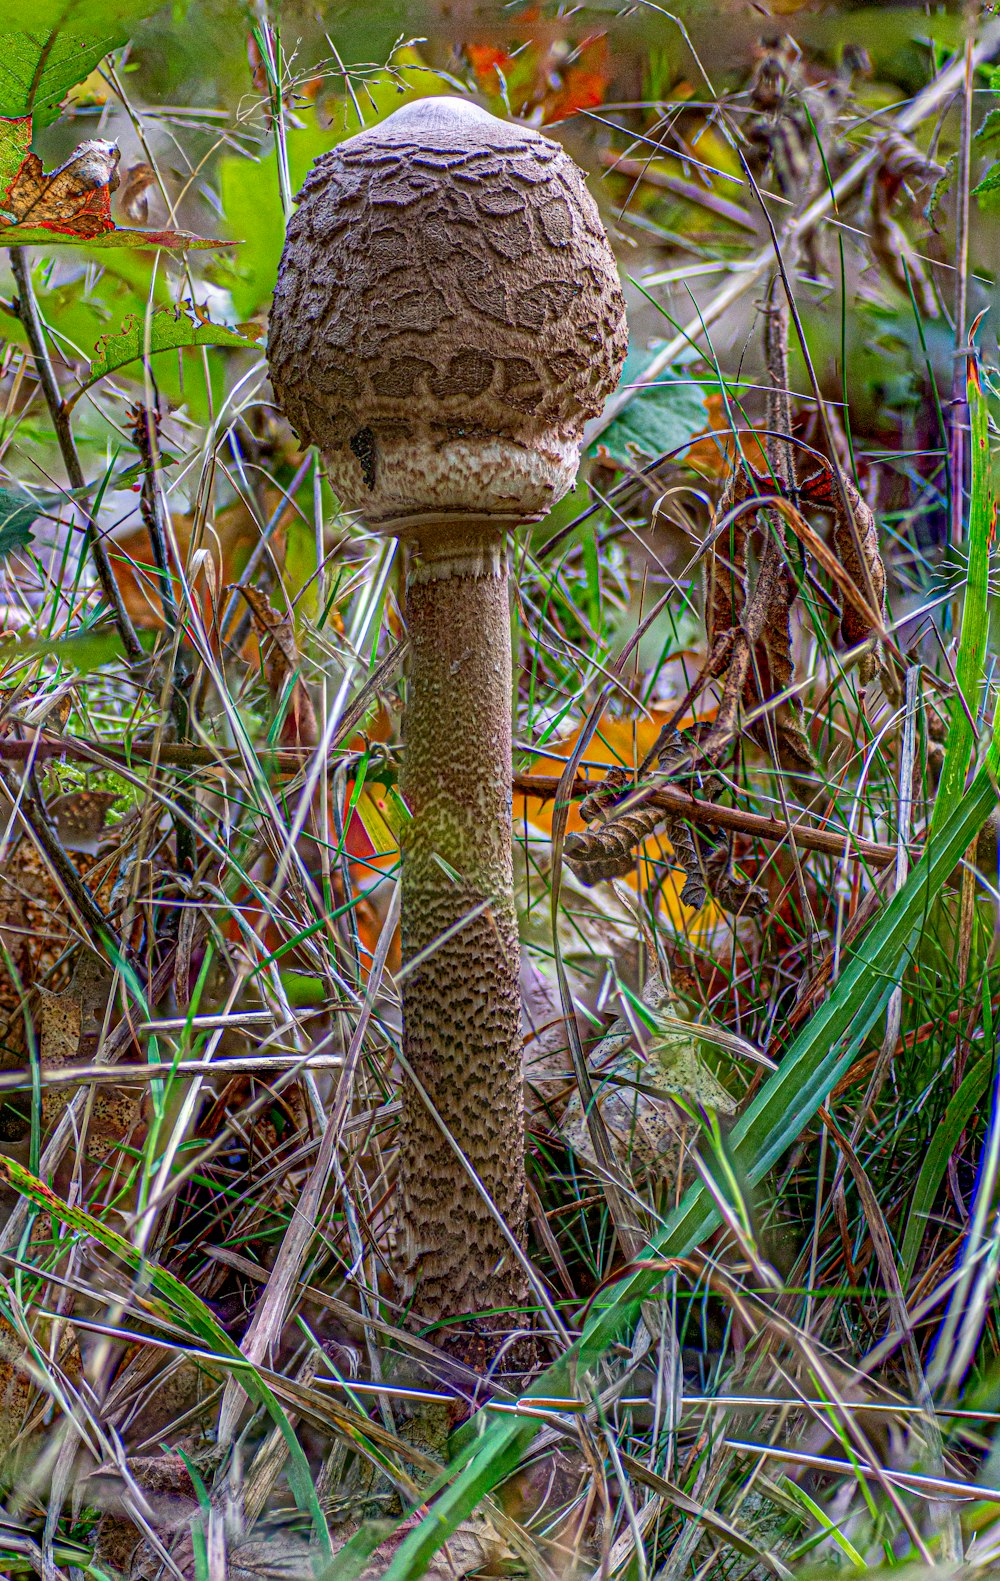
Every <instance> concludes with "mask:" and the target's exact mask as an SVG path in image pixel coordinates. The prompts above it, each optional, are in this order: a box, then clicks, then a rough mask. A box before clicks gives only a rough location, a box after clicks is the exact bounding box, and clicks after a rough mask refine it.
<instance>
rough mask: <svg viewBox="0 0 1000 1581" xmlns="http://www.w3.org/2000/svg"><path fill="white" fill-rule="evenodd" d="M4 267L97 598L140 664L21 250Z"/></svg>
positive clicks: (128, 651)
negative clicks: (80, 520) (80, 525)
mask: <svg viewBox="0 0 1000 1581" xmlns="http://www.w3.org/2000/svg"><path fill="white" fill-rule="evenodd" d="M10 266H11V271H12V272H13V275H14V281H15V284H16V286H17V302H16V310H17V316H18V318H19V319H20V320H21V323H22V324H23V325H24V331H25V334H26V335H27V337H28V344H29V346H30V347H31V355H32V357H33V359H34V363H35V372H36V373H37V374H38V382H39V384H40V385H41V387H42V394H43V395H44V397H45V404H46V405H47V407H48V409H49V416H50V417H51V418H52V426H53V428H54V430H55V435H56V439H57V441H58V444H59V453H60V455H61V456H62V459H63V466H64V467H65V468H66V475H67V477H68V478H69V483H70V488H71V489H72V490H73V494H74V498H75V501H76V503H77V504H78V505H79V506H80V508H81V510H82V511H83V513H84V515H85V518H86V521H85V526H84V541H85V543H86V546H87V549H88V551H89V553H90V555H91V557H92V558H93V562H94V569H95V571H96V572H97V579H98V581H99V582H100V584H101V592H102V593H103V594H104V597H105V598H106V599H107V601H108V603H109V605H110V606H111V613H112V616H113V617H114V622H115V626H116V627H117V629H118V635H119V636H120V637H121V640H122V645H123V647H124V649H125V652H126V654H127V655H128V657H129V659H131V660H136V659H141V658H142V657H143V650H142V645H141V644H140V642H139V639H138V637H137V636H136V634H135V627H134V626H133V625H132V621H131V620H130V618H129V613H128V610H127V609H126V608H125V604H124V602H123V600H122V595H121V591H120V589H119V587H118V583H117V582H116V581H115V575H114V572H113V571H112V569H111V561H110V560H109V559H108V551H107V549H106V548H105V546H104V540H103V538H102V537H101V534H100V529H99V528H98V526H97V523H96V521H95V520H94V518H93V516H92V515H91V513H90V509H89V506H87V505H86V503H85V502H84V501H85V496H86V492H87V485H86V481H85V479H84V476H83V468H82V466H81V465H80V457H79V454H78V452H77V448H76V444H75V442H74V439H73V430H72V428H71V426H70V418H69V413H68V411H67V410H66V407H65V405H64V404H63V399H62V395H61V394H60V391H59V386H58V384H57V383H56V376H55V373H54V371H53V368H52V360H51V358H50V357H49V348H48V346H47V345H46V342H45V329H44V326H43V324H42V317H41V314H40V313H39V311H38V300H37V298H36V296H35V289H34V286H33V285H32V283H31V265H30V263H29V262H28V258H27V254H26V252H25V249H24V248H23V247H12V248H11V249H10Z"/></svg>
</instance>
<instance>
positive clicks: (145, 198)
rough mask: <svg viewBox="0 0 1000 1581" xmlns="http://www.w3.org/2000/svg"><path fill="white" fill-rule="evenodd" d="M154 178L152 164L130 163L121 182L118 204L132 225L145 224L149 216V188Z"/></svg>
mask: <svg viewBox="0 0 1000 1581" xmlns="http://www.w3.org/2000/svg"><path fill="white" fill-rule="evenodd" d="M155 180H156V173H155V171H154V170H153V167H152V165H147V164H145V163H140V164H138V165H130V166H129V168H128V171H127V172H126V175H125V180H124V182H123V183H122V190H121V195H120V197H119V199H118V206H119V208H120V209H121V211H122V213H123V214H124V216H125V218H126V219H127V220H131V222H132V224H133V225H145V223H146V221H147V219H148V218H149V189H150V187H151V186H152V185H153V183H154V182H155Z"/></svg>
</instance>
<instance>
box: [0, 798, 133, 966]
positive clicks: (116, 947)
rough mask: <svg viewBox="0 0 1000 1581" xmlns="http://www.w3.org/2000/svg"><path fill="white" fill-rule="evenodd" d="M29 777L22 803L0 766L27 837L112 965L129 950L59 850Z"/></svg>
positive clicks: (61, 849)
mask: <svg viewBox="0 0 1000 1581" xmlns="http://www.w3.org/2000/svg"><path fill="white" fill-rule="evenodd" d="M33 778H34V776H33V774H31V773H29V776H28V784H27V786H26V788H25V795H24V797H23V803H24V804H26V806H25V805H24V804H22V801H21V800H19V797H18V786H17V785H16V784H12V783H11V780H10V778H9V776H8V775H6V774H4V773H3V771H2V770H0V781H2V783H3V785H4V786H5V788H6V791H7V794H8V795H9V796H10V798H11V801H12V802H13V803H14V804H15V806H16V807H17V809H18V816H19V817H20V818H21V820H22V822H23V824H24V827H25V830H26V831H27V834H28V837H29V838H30V839H31V840H33V841H34V843H35V845H36V846H37V847H38V849H39V851H40V852H41V854H42V856H43V857H44V858H45V861H46V862H47V863H48V866H49V869H50V871H51V872H52V875H53V877H54V878H55V880H56V883H57V884H58V886H59V888H60V889H61V890H62V892H63V894H64V896H65V898H66V899H67V900H68V901H69V904H70V906H71V908H72V910H73V912H74V913H75V915H76V916H77V918H78V919H79V921H80V924H81V926H82V927H83V930H84V932H85V933H86V934H87V936H88V938H89V939H90V940H91V942H92V943H93V945H94V946H95V948H96V949H98V950H99V951H100V953H101V954H102V955H110V957H111V961H112V965H114V964H115V960H114V957H115V956H117V957H118V958H119V959H124V958H125V957H126V956H127V955H129V954H130V952H129V951H126V950H125V949H124V946H123V944H122V941H121V939H120V938H119V937H118V935H117V933H116V932H115V930H114V928H113V927H112V926H111V923H110V922H109V921H108V919H107V917H106V916H105V915H104V913H103V911H102V910H101V908H100V906H99V905H98V904H97V901H96V900H95V899H94V895H93V891H92V890H91V889H90V887H89V885H88V884H87V883H86V882H85V881H84V879H82V878H81V877H80V874H79V873H78V872H77V870H76V868H75V867H74V866H73V863H72V862H71V861H70V859H69V857H68V856H67V855H66V852H65V851H64V850H63V848H62V845H61V844H60V841H59V837H58V835H57V834H56V832H55V829H54V828H53V826H52V823H51V820H50V819H49V815H48V813H47V812H46V810H45V805H44V803H43V802H42V799H41V797H40V796H39V794H38V792H37V790H36V788H35V786H34V783H33ZM29 809H30V811H29Z"/></svg>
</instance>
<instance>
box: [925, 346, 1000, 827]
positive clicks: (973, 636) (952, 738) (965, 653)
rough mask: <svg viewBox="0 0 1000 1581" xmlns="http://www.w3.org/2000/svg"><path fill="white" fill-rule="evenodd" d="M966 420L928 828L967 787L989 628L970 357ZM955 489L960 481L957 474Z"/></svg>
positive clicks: (984, 451) (985, 435)
mask: <svg viewBox="0 0 1000 1581" xmlns="http://www.w3.org/2000/svg"><path fill="white" fill-rule="evenodd" d="M968 392H969V425H970V428H971V432H972V468H971V471H972V479H971V493H970V498H969V571H968V576H967V578H966V584H965V604H964V607H963V610H962V635H961V639H960V641H959V647H958V661H957V663H956V665H955V678H956V680H957V681H958V693H957V695H956V696H955V697H953V698H952V702H951V718H950V720H949V722H948V739H947V741H946V743H945V751H944V767H943V768H942V770H941V779H940V782H939V784H938V789H937V796H936V798H935V801H934V813H933V816H932V818H931V833H932V834H934V833H935V832H936V831H937V830H938V829H940V828H941V825H942V824H943V823H944V821H945V819H946V818H947V817H949V815H950V814H951V813H952V812H954V810H955V808H956V807H957V805H958V803H959V801H960V800H961V798H962V793H963V791H964V789H965V776H966V774H967V773H968V772H969V764H970V762H971V760H972V753H973V750H974V748H975V731H974V730H973V728H972V720H973V719H975V717H976V710H977V708H978V705H979V687H980V683H981V681H982V678H983V665H984V663H985V660H986V639H987V636H988V633H989V612H988V599H989V569H990V535H991V533H992V530H993V484H992V478H991V475H990V442H989V427H988V419H987V412H986V402H985V400H984V399H983V391H982V386H981V384H980V382H979V369H978V368H977V366H976V363H975V359H974V358H973V357H970V358H969V377H968ZM954 486H955V487H956V488H958V487H959V486H960V482H959V480H957V479H956V481H955V485H954Z"/></svg>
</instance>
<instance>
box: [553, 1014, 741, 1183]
mask: <svg viewBox="0 0 1000 1581" xmlns="http://www.w3.org/2000/svg"><path fill="white" fill-rule="evenodd" d="M646 997H647V996H646V995H645V994H644V995H643V998H644V999H645V998H646ZM670 1005H671V1001H669V1000H668V1001H667V1005H666V1009H667V1010H668V1011H669V1009H670ZM631 1044H632V1032H631V1028H630V1027H629V1025H628V1023H627V1022H626V1021H625V1020H624V1019H620V1020H619V1021H616V1022H615V1024H614V1026H613V1027H612V1028H611V1029H610V1030H609V1032H608V1033H607V1034H606V1036H605V1037H604V1038H603V1039H602V1040H601V1042H600V1043H599V1044H598V1045H597V1047H596V1048H595V1049H594V1050H593V1051H592V1053H591V1054H590V1055H589V1056H588V1060H587V1064H588V1066H589V1067H590V1069H591V1077H592V1081H593V1085H594V1093H595V1098H594V1101H595V1103H596V1104H597V1106H598V1108H599V1109H600V1111H601V1114H602V1116H603V1119H604V1124H605V1127H606V1128H607V1132H608V1136H609V1138H610V1141H611V1146H612V1148H613V1150H614V1153H615V1157H616V1158H617V1159H618V1162H619V1163H620V1164H622V1165H623V1166H625V1167H628V1168H630V1169H631V1170H632V1171H633V1173H636V1174H648V1175H651V1176H652V1177H653V1178H654V1179H656V1180H658V1181H661V1182H664V1183H665V1184H668V1185H673V1184H674V1182H675V1181H676V1178H677V1172H678V1169H679V1168H682V1167H683V1162H682V1161H683V1154H684V1152H685V1150H686V1148H687V1146H689V1145H690V1142H691V1141H692V1140H693V1135H694V1131H693V1127H692V1123H691V1121H690V1119H689V1117H688V1116H687V1115H686V1114H685V1113H684V1111H683V1109H680V1108H678V1107H677V1105H676V1104H675V1103H673V1102H671V1101H670V1100H672V1099H681V1100H682V1101H683V1102H684V1103H685V1104H689V1105H694V1106H695V1107H699V1108H702V1109H712V1110H715V1111H716V1112H717V1113H719V1114H733V1113H734V1112H735V1109H736V1101H735V1099H734V1098H733V1097H732V1095H731V1094H730V1093H729V1092H727V1091H726V1089H725V1087H723V1085H722V1083H721V1082H720V1081H719V1080H718V1078H717V1076H716V1075H715V1074H714V1072H713V1071H712V1069H711V1068H710V1066H709V1065H707V1064H706V1062H705V1061H704V1060H703V1059H702V1057H701V1054H700V1053H699V1049H698V1044H699V1037H698V1029H697V1028H696V1027H694V1026H691V1028H690V1031H679V1030H678V1028H677V1022H676V1017H673V1016H671V1018H670V1024H669V1025H663V1026H661V1027H660V1029H659V1030H658V1031H657V1033H656V1034H655V1036H654V1037H653V1038H652V1039H651V1042H650V1046H649V1052H648V1054H646V1055H644V1054H641V1053H639V1052H638V1051H637V1050H636V1049H635V1048H634V1047H632V1046H631ZM559 1133H560V1135H561V1136H562V1138H563V1140H564V1141H565V1142H566V1144H567V1146H569V1147H571V1148H572V1149H573V1152H574V1153H575V1154H576V1155H577V1157H578V1158H580V1159H582V1160H584V1161H585V1162H586V1163H587V1164H589V1165H590V1166H591V1167H592V1168H598V1160H597V1158H596V1156H595V1154H594V1151H593V1143H592V1142H591V1139H590V1129H589V1127H588V1125H587V1118H586V1115H585V1114H584V1112H583V1106H582V1104H581V1102H580V1096H579V1094H578V1093H574V1094H573V1096H572V1097H571V1099H570V1101H569V1103H568V1104H567V1106H566V1111H565V1114H564V1115H563V1120H562V1124H561V1125H560V1127H559Z"/></svg>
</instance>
